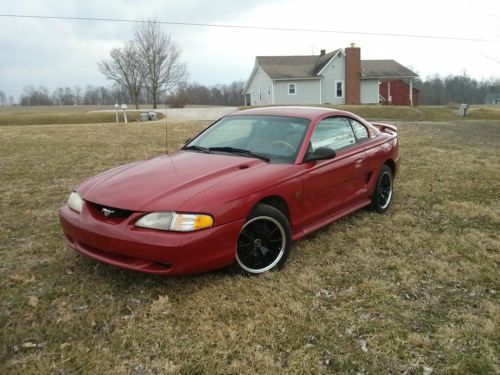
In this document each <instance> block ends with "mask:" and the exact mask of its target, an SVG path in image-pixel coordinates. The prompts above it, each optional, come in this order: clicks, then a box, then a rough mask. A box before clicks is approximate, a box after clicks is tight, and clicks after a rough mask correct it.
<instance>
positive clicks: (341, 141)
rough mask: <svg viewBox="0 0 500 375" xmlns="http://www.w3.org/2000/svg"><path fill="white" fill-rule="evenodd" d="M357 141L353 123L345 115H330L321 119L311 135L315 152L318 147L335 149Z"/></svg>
mask: <svg viewBox="0 0 500 375" xmlns="http://www.w3.org/2000/svg"><path fill="white" fill-rule="evenodd" d="M354 143H356V138H354V133H353V132H352V128H351V125H350V124H349V121H348V120H347V119H346V118H345V117H330V118H326V119H324V120H321V121H320V123H319V124H318V125H317V126H316V129H314V132H313V134H312V136H311V148H312V150H311V151H312V152H314V151H315V150H316V149H317V148H318V147H328V148H331V149H333V150H340V149H341V148H344V147H347V146H350V145H352V144H354Z"/></svg>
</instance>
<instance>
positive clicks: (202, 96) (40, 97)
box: [0, 81, 244, 106]
mask: <svg viewBox="0 0 500 375" xmlns="http://www.w3.org/2000/svg"><path fill="white" fill-rule="evenodd" d="M243 84H244V82H243V81H237V82H236V81H235V82H233V83H231V84H228V85H225V84H219V85H214V86H204V85H201V84H199V83H190V84H181V85H180V86H179V88H178V89H177V90H176V93H175V94H171V95H169V96H168V97H166V96H165V95H163V96H162V97H160V103H165V102H167V101H168V104H169V105H171V106H179V101H180V99H181V98H182V101H183V103H184V104H212V105H230V106H238V105H241V104H242V102H243V97H242V96H241V90H242V89H243ZM1 98H2V97H1V96H0V99H1ZM138 99H139V104H151V100H152V99H151V97H150V95H149V92H148V91H147V90H141V92H140V94H139V97H138ZM174 102H175V103H174ZM115 103H118V104H122V103H126V104H132V99H131V98H130V95H129V93H128V90H126V89H125V88H123V87H122V86H119V85H114V86H110V87H105V86H87V87H86V88H81V87H79V86H75V87H69V86H68V87H58V88H56V89H55V90H53V91H52V92H50V91H49V90H48V89H47V88H46V87H45V86H39V87H34V86H25V87H24V89H23V92H22V94H21V96H20V98H19V104H20V105H22V106H34V105H114V104H115ZM5 104H7V102H5V103H4V102H3V101H2V105H5Z"/></svg>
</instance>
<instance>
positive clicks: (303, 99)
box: [274, 79, 320, 104]
mask: <svg viewBox="0 0 500 375" xmlns="http://www.w3.org/2000/svg"><path fill="white" fill-rule="evenodd" d="M289 83H295V90H296V93H295V94H294V95H289V94H288V84H289ZM319 85H320V80H319V79H298V80H289V81H288V80H287V81H275V82H274V92H275V94H274V99H275V102H276V104H318V103H319V100H320V98H319Z"/></svg>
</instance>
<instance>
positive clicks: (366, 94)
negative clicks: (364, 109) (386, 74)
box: [361, 79, 379, 104]
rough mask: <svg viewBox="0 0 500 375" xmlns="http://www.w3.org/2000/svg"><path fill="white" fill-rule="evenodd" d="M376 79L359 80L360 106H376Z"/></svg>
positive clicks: (377, 99) (377, 97) (377, 100)
mask: <svg viewBox="0 0 500 375" xmlns="http://www.w3.org/2000/svg"><path fill="white" fill-rule="evenodd" d="M378 102H379V96H378V79H363V80H361V104H378Z"/></svg>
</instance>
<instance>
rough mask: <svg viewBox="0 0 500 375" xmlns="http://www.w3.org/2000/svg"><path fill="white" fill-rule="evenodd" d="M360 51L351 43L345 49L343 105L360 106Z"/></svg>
mask: <svg viewBox="0 0 500 375" xmlns="http://www.w3.org/2000/svg"><path fill="white" fill-rule="evenodd" d="M360 93H361V49H360V48H359V47H356V46H355V45H354V43H351V46H350V47H347V48H346V49H345V104H360Z"/></svg>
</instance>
